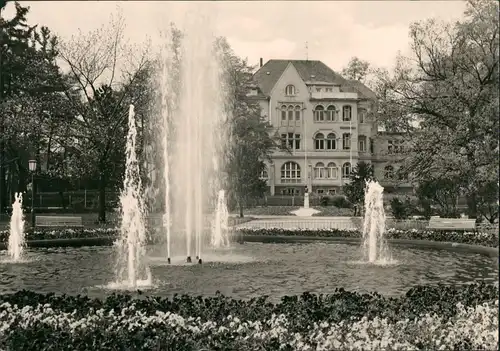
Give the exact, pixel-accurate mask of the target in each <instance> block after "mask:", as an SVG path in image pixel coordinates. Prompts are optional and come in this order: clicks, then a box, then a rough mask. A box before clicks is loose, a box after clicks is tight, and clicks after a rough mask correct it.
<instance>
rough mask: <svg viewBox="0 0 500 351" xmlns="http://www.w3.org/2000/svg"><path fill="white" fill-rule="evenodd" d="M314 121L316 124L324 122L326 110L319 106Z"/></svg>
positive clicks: (315, 109) (315, 111)
mask: <svg viewBox="0 0 500 351" xmlns="http://www.w3.org/2000/svg"><path fill="white" fill-rule="evenodd" d="M313 113H314V120H315V121H316V122H323V121H324V120H325V108H324V107H323V106H321V105H318V106H316V107H315V108H314V111H313Z"/></svg>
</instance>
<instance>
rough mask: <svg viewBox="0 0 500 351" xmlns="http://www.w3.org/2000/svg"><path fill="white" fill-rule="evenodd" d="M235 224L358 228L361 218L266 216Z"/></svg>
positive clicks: (269, 226)
mask: <svg viewBox="0 0 500 351" xmlns="http://www.w3.org/2000/svg"><path fill="white" fill-rule="evenodd" d="M255 218H256V219H254V220H253V221H250V222H246V223H241V224H238V225H235V228H267V229H272V228H283V229H316V230H317V229H357V228H358V227H359V226H360V225H361V218H352V217H297V216H286V217H280V216H265V217H255Z"/></svg>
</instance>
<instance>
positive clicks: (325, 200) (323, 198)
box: [319, 196, 330, 207]
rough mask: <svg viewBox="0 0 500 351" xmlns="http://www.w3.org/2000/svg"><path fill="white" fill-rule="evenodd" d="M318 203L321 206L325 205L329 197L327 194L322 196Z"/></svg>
mask: <svg viewBox="0 0 500 351" xmlns="http://www.w3.org/2000/svg"><path fill="white" fill-rule="evenodd" d="M319 203H320V205H321V206H324V207H326V206H328V204H329V203H330V198H329V197H328V196H322V197H321V199H320V201H319Z"/></svg>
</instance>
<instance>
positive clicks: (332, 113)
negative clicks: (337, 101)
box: [326, 105, 337, 121]
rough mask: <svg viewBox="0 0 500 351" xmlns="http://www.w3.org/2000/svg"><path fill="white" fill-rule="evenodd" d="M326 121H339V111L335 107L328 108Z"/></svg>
mask: <svg viewBox="0 0 500 351" xmlns="http://www.w3.org/2000/svg"><path fill="white" fill-rule="evenodd" d="M326 120H327V121H335V120H337V109H336V108H335V106H334V105H330V106H328V107H327V108H326Z"/></svg>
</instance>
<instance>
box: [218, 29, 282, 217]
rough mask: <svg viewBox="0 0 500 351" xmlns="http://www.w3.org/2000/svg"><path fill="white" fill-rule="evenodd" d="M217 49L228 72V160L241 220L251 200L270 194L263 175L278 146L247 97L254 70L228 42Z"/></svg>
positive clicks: (256, 105)
mask: <svg viewBox="0 0 500 351" xmlns="http://www.w3.org/2000/svg"><path fill="white" fill-rule="evenodd" d="M216 45H217V48H218V50H219V53H220V55H221V58H222V62H223V66H224V69H225V80H226V84H227V90H226V91H228V92H229V94H228V95H229V99H228V103H227V106H226V109H227V110H228V112H229V115H230V116H231V119H230V120H229V121H228V122H229V123H230V126H229V129H230V131H231V132H230V145H229V148H228V150H227V158H226V159H227V164H226V171H227V174H228V188H229V191H230V193H231V194H232V196H233V197H234V198H235V199H236V200H237V203H238V207H239V212H240V217H243V208H244V206H245V204H247V203H248V200H249V199H251V198H259V197H262V196H263V194H264V193H265V191H266V183H265V181H263V180H261V179H260V175H261V172H262V171H263V170H264V168H265V163H264V161H265V160H269V159H270V156H271V152H272V151H273V149H274V148H275V147H276V145H277V144H276V142H275V140H274V139H273V138H272V137H271V132H272V128H271V126H270V125H269V124H268V123H267V122H266V121H264V120H263V118H262V114H261V108H260V105H259V103H258V102H257V101H255V100H251V99H249V98H248V97H247V93H248V88H249V85H250V84H251V82H252V75H253V74H252V72H253V70H254V68H253V67H251V66H249V65H248V63H247V61H246V60H242V59H240V58H239V57H237V56H236V55H235V54H234V53H233V51H232V50H231V48H230V46H229V44H228V43H227V41H226V39H225V38H219V39H218V41H217V43H216Z"/></svg>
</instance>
